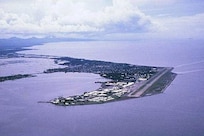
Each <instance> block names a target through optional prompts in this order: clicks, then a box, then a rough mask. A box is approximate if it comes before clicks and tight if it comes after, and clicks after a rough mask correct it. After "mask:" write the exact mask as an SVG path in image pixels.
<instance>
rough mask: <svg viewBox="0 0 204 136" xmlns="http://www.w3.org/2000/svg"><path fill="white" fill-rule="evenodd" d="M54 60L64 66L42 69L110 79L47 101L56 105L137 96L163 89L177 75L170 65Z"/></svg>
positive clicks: (68, 59) (63, 58)
mask: <svg viewBox="0 0 204 136" xmlns="http://www.w3.org/2000/svg"><path fill="white" fill-rule="evenodd" d="M55 63H57V64H59V65H63V66H65V67H64V68H55V69H48V70H46V71H44V73H54V72H65V73H66V72H83V73H94V74H99V75H100V76H101V77H104V78H107V79H111V80H110V81H107V82H97V83H101V87H100V88H98V89H96V90H94V91H90V92H84V93H83V94H81V95H75V96H68V97H58V98H55V99H53V100H51V101H49V103H52V104H55V105H59V106H75V105H88V104H101V103H107V102H113V101H119V100H126V99H130V98H139V97H144V96H150V95H155V94H159V93H162V92H163V91H164V90H165V88H167V87H168V86H169V85H170V83H171V82H172V81H173V80H174V78H175V77H176V74H175V73H172V72H171V71H172V70H173V68H169V67H151V66H137V65H131V64H126V63H113V62H105V61H96V60H86V59H75V58H70V57H62V58H55Z"/></svg>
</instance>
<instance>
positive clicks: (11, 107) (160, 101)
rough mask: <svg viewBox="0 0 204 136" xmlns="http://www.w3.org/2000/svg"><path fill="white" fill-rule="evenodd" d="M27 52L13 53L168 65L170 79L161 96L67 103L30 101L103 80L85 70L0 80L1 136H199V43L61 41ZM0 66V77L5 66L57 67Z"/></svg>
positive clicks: (37, 64)
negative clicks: (172, 76) (172, 78)
mask: <svg viewBox="0 0 204 136" xmlns="http://www.w3.org/2000/svg"><path fill="white" fill-rule="evenodd" d="M32 49H33V50H29V51H23V52H20V53H26V54H40V55H54V56H69V57H75V58H86V59H92V60H104V61H112V62H125V63H130V64H135V65H147V66H164V67H166V66H168V67H169V66H170V67H175V69H174V72H176V73H178V76H177V77H176V79H175V80H174V81H173V83H172V84H171V85H170V86H169V87H168V88H167V89H166V91H165V92H164V93H163V94H159V95H154V96H150V97H143V98H138V99H131V100H126V101H120V102H114V103H107V104H101V105H86V106H73V107H59V106H54V105H51V104H39V103H37V102H38V101H41V100H50V99H52V98H55V97H58V96H68V95H75V94H81V93H83V92H84V91H92V90H94V89H96V88H98V87H99V86H100V84H95V83H94V82H95V81H104V79H103V78H101V77H100V76H98V75H94V74H86V73H67V74H64V73H53V74H37V77H34V78H26V79H20V80H15V81H6V82H2V83H0V135H1V136H158V135H163V136H184V135H185V136H203V135H204V108H203V107H204V85H203V83H204V53H203V51H204V42H203V41H194V40H186V41H163V42H162V41H160V42H158V41H151V42H150V41H128V42H124V41H120V42H118V41H103V42H99V41H94V42H93V41H92V42H62V43H48V44H45V45H40V46H33V47H32ZM3 62H7V63H3ZM0 63H1V64H4V65H1V66H0V70H1V73H0V74H1V75H8V74H9V71H15V72H16V73H18V72H23V73H32V72H33V73H39V72H40V71H43V70H45V69H46V68H47V67H50V66H52V67H58V66H56V65H54V64H53V61H52V60H46V59H39V61H38V59H30V60H27V59H23V60H21V59H18V60H16V59H4V60H1V61H0ZM5 69H8V70H5ZM12 69H13V70H12ZM15 72H14V73H15ZM5 73H6V74H5ZM11 73H12V72H11Z"/></svg>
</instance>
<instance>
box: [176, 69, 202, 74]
mask: <svg viewBox="0 0 204 136" xmlns="http://www.w3.org/2000/svg"><path fill="white" fill-rule="evenodd" d="M200 71H204V69H197V70H189V71H183V72H176V71H175V73H176V74H188V73H195V72H200Z"/></svg>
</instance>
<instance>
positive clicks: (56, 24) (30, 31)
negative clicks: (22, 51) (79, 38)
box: [0, 0, 154, 36]
mask: <svg viewBox="0 0 204 136" xmlns="http://www.w3.org/2000/svg"><path fill="white" fill-rule="evenodd" d="M21 1H22V2H16V1H12V0H9V1H8V2H1V1H0V36H4V35H9V34H10V35H16V36H18V35H21V36H22V35H34V34H35V35H45V36H46V35H55V34H56V35H62V34H73V33H77V34H79V35H80V34H82V35H83V34H85V33H89V34H90V33H92V34H94V35H97V34H110V33H141V32H147V31H150V30H152V27H153V25H154V24H153V23H152V21H151V18H150V17H148V16H146V15H145V14H144V13H142V12H141V11H140V10H139V9H138V8H137V7H136V6H135V5H134V4H133V2H132V1H131V0H112V2H110V1H109V0H97V2H96V0H87V1H86V2H84V0H31V1H29V2H28V1H25V0H21ZM95 5H98V6H95ZM99 5H100V6H99Z"/></svg>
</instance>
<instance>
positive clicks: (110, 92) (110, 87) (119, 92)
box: [51, 82, 134, 106]
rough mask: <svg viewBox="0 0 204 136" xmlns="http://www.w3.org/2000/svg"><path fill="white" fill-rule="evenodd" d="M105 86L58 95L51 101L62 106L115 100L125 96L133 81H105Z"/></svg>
mask: <svg viewBox="0 0 204 136" xmlns="http://www.w3.org/2000/svg"><path fill="white" fill-rule="evenodd" d="M104 84H105V86H106V87H105V88H102V89H98V90H95V91H91V92H85V93H84V94H82V95H76V96H69V97H66V98H64V97H59V98H56V99H54V100H52V101H51V103H53V104H56V105H62V106H71V105H83V104H98V103H104V102H110V101H114V100H117V99H119V98H121V97H123V96H125V95H126V94H127V93H128V92H129V90H128V88H127V87H128V86H131V85H133V84H134V82H105V83H104Z"/></svg>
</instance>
